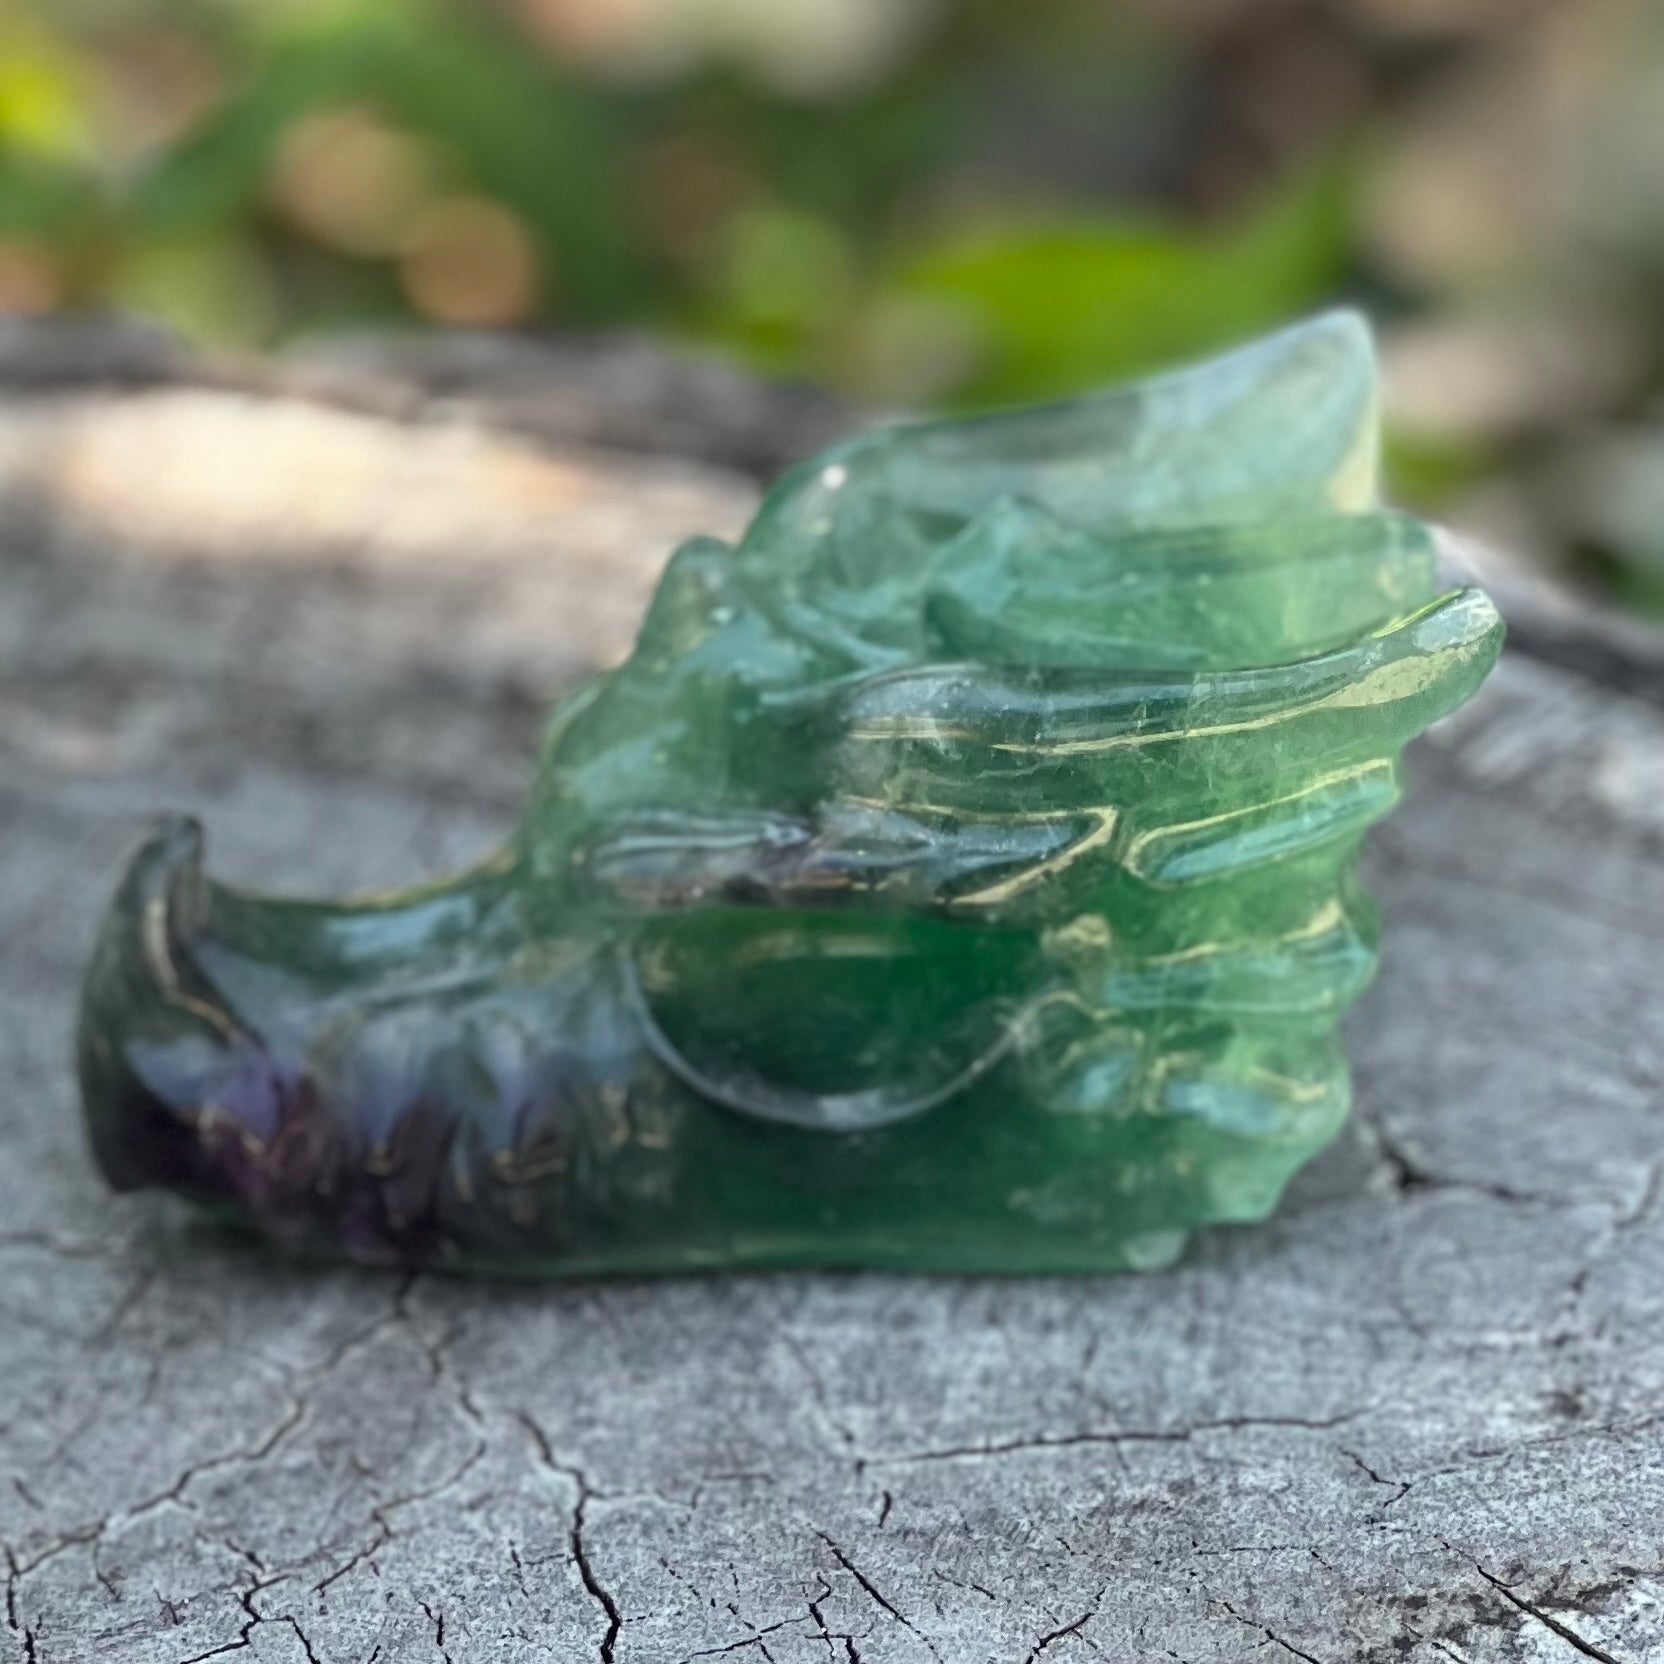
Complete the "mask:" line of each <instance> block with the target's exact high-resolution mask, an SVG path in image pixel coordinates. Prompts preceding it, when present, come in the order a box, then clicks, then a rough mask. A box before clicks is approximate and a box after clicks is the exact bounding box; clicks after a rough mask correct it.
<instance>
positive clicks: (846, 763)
mask: <svg viewBox="0 0 1664 1664" xmlns="http://www.w3.org/2000/svg"><path fill="white" fill-rule="evenodd" d="M1376 425H1377V418H1376V390H1375V375H1374V363H1373V355H1372V351H1371V347H1370V343H1369V339H1368V335H1367V331H1366V330H1365V329H1364V327H1363V325H1362V324H1361V323H1360V322H1359V321H1358V320H1356V319H1355V318H1353V317H1351V316H1349V315H1345V314H1337V315H1331V316H1328V317H1325V318H1320V319H1318V320H1315V321H1314V322H1312V323H1310V324H1307V325H1304V326H1301V327H1299V328H1297V329H1294V330H1291V331H1288V332H1286V333H1284V334H1282V335H1279V336H1276V337H1273V338H1271V339H1269V340H1267V341H1265V342H1262V343H1259V344H1258V345H1255V346H1252V347H1249V348H1247V349H1245V350H1243V351H1240V352H1238V353H1236V354H1233V355H1231V356H1230V357H1228V358H1224V359H1221V360H1218V361H1216V362H1214V363H1211V364H1208V365H1204V366H1201V367H1199V368H1196V369H1193V370H1189V371H1184V372H1180V373H1178V374H1176V375H1172V376H1169V377H1166V378H1162V379H1160V380H1157V381H1153V382H1149V383H1145V384H1142V385H1139V386H1135V387H1131V388H1127V389H1121V390H1115V391H1111V392H1108V393H1105V394H1102V395H1098V396H1096V397H1092V398H1088V399H1083V400H1079V401H1075V402H1072V403H1070V404H1066V405H1060V406H1054V407H1049V408H1042V409H1036V410H1027V411H1019V412H1013V413H1010V414H1003V415H998V416H993V417H987V418H980V419H973V420H970V421H962V422H956V423H943V424H934V425H927V426H919V427H908V428H896V429H890V430H880V431H878V432H875V433H870V434H867V435H864V436H862V437H860V438H858V439H855V440H853V441H851V442H849V443H847V444H845V445H842V446H839V447H836V448H835V449H833V450H832V451H829V452H827V453H825V454H823V455H822V456H820V457H818V458H816V459H814V460H812V461H811V462H809V463H806V464H804V465H803V466H801V467H800V468H798V469H797V470H795V471H794V472H793V473H791V474H789V475H787V476H786V478H785V479H784V480H783V481H782V482H781V483H780V485H779V486H778V487H777V488H776V489H775V490H774V491H773V492H772V493H771V494H770V496H769V498H768V499H767V500H766V502H765V503H764V505H763V507H762V509H761V511H760V512H759V513H758V515H757V517H756V519H755V520H754V521H753V523H752V525H751V527H750V529H749V530H748V531H747V532H746V534H745V535H744V537H743V538H742V539H741V540H740V541H739V542H738V543H737V544H736V545H733V546H729V545H726V544H723V543H720V542H717V541H716V540H713V539H699V540H696V541H694V542H692V543H690V544H688V545H686V546H685V547H684V548H683V549H681V550H680V551H679V552H678V553H677V555H676V556H675V557H674V559H673V560H672V561H671V563H670V565H669V567H668V568H667V569H666V572H665V574H664V577H663V579H662V581H661V584H660V586H659V590H658V593H657V595H656V597H655V599H654V601H653V603H652V605H651V607H650V609H649V612H648V616H647V619H646V622H645V624H644V626H643V629H642V632H641V635H640V638H639V639H638V641H637V644H636V647H635V650H634V652H633V653H632V655H631V656H630V657H629V659H628V660H627V661H626V662H625V663H624V664H623V665H622V666H620V667H619V668H618V669H617V670H615V671H614V672H612V673H610V674H609V675H607V676H604V677H602V678H599V679H597V680H595V681H593V682H592V683H590V684H589V685H587V686H586V687H584V688H582V689H580V690H579V691H578V692H577V693H575V694H573V695H571V696H570V697H569V698H568V699H567V700H566V701H565V702H564V703H563V704H562V705H561V706H560V707H559V708H558V709H557V710H556V713H555V715H554V718H553V721H552V723H551V726H550V730H549V734H548V739H547V742H546V746H545V750H544V754H543V758H542V761H541V765H540V768H539V771H538V777H537V781H536V784H535V786H534V789H533V793H532V799H531V803H530V805H529V808H528V810H527V812H526V815H525V817H524V820H523V822H522V825H521V829H520V831H519V834H518V835H517V837H516V838H515V839H514V840H513V841H512V843H511V844H510V846H509V847H508V848H507V849H506V850H505V851H504V852H503V853H502V855H501V856H500V857H499V858H497V859H496V860H494V861H491V862H489V863H487V864H486V865H485V866H484V867H481V868H479V869H477V870H475V871H473V872H470V873H467V874H465V875H463V876H461V877H459V878H457V879H454V880H451V881H448V882H443V883H440V884H437V885H434V886H431V887H429V888H426V889H424V890H421V891H415V892H405V893H400V894H397V895H393V896H389V897H383V898H376V899H372V900H366V901H361V902H348V903H329V904H305V903H293V902H279V901H273V900H267V899H262V898H258V897H254V896H249V895H245V894H242V893H239V892H236V891H233V890H230V889H228V888H225V887H223V886H220V885H217V884H215V883H213V882H211V881H209V880H208V879H207V878H206V877H205V875H204V873H203V871H202V866H201V860H200V835H199V833H198V832H197V830H196V828H195V827H194V826H193V825H191V824H190V823H187V822H182V821H181V822H175V823H171V824H170V825H168V826H166V827H164V828H163V829H161V830H160V831H159V832H158V833H157V834H156V835H155V837H153V838H152V839H151V840H150V842H149V843H148V844H147V845H146V846H145V848H144V849H143V850H142V851H141V852H140V854H139V856H138V857H137V858H136V860H135V862H134V863H133V865H132V867H131V868H130V869H129V872H128V875H127V877H126V879H125V881H124V883H123V887H122V890H121V894H120V897H119V899H118V902H117V905H116V907H115V908H114V909H113V911H112V913H111V915H110V918H109V921H108V923H107V926H106V929H105V933H104V936H103V939H102V943H101V946H100V949H99V952H98V956H97V959H96V961H95V964H94V967H93V970H92V973H91V975H90V978H89V982H88V991H87V999H86V1006H85V1011H84V1020H83V1028H82V1040H81V1057H82V1075H83V1084H84V1090H85V1097H86V1102H87V1106H88V1111H89V1117H90V1121H91V1125H92V1129H93V1135H94V1143H95V1147H96V1149H97V1151H98V1154H99V1157H100V1160H101V1162H102V1164H103V1166H104V1168H105V1171H106V1173H107V1174H108V1176H109V1177H110V1178H111V1179H112V1180H113V1181H114V1182H115V1183H116V1184H118V1185H121V1186H138V1185H147V1184H160V1185H164V1186H167V1187H170V1188H174V1189H178V1190H181V1191H184V1192H186V1193H187V1194H190V1195H193V1196H196V1197H198V1198H199V1199H201V1200H203V1201H205V1202H207V1203H208V1204H209V1205H211V1206H212V1207H214V1208H216V1209H217V1210H219V1211H221V1212H224V1213H226V1214H227V1215H229V1216H231V1217H234V1218H238V1219H243V1220H249V1221H252V1222H254V1223H256V1224H258V1225H259V1226H260V1227H262V1228H263V1229H264V1230H265V1231H267V1232H268V1233H269V1234H270V1235H271V1236H273V1237H274V1238H276V1239H278V1240H280V1241H284V1242H286V1243H289V1244H291V1245H293V1246H296V1247H299V1248H303V1249H307V1250H319V1249H323V1250H340V1251H346V1252H348V1253H351V1254H353V1255H355V1256H358V1257H365V1258H372V1259H397V1260H404V1261H409V1262H415V1263H430V1262H431V1263H439V1264H453V1265H456V1266H458V1267H462V1268H476V1267H477V1268H494V1269H507V1270H517V1271H524V1272H528V1273H538V1272H582V1271H594V1270H639V1269H672V1268H684V1267H685V1268H692V1267H700V1266H713V1265H750V1264H810V1263H830V1264H840V1265H891V1266H909V1267H916V1268H928V1269H970V1270H1058V1269H1089V1268H1120V1267H1142V1268H1148V1267H1152V1266H1155V1265H1159V1264H1164V1263H1167V1262H1169V1261H1170V1260H1171V1259H1172V1258H1173V1257H1174V1256H1175V1255H1176V1254H1177V1253H1178V1252H1179V1251H1180V1249H1181V1248H1182V1246H1183V1243H1184V1240H1185V1236H1186V1233H1187V1231H1188V1230H1189V1228H1190V1227H1192V1226H1194V1225H1198V1224H1203V1223H1207V1222H1212V1221H1221V1220H1243V1219H1254V1218H1258V1217H1261V1216H1263V1215H1264V1214H1265V1213H1266V1212H1267V1211H1268V1210H1269V1209H1270V1208H1271V1207H1272V1206H1273V1205H1274V1204H1275V1202H1276V1199H1277V1197H1278V1195H1279V1194H1280V1193H1281V1190H1282V1188H1283V1186H1284V1184H1285V1183H1286V1182H1287V1180H1288V1178H1289V1176H1290V1175H1291V1174H1292V1173H1293V1172H1294V1171H1295V1170H1296V1169H1297V1168H1298V1167H1299V1166H1300V1165H1301V1164H1302V1163H1303V1162H1304V1161H1305V1160H1306V1159H1307V1158H1309V1157H1310V1156H1311V1155H1312V1154H1313V1153H1314V1152H1315V1151H1316V1150H1317V1149H1318V1148H1320V1147H1321V1146H1322V1144H1323V1143H1325V1142H1326V1141H1327V1140H1328V1139H1329V1138H1330V1137H1331V1136H1332V1135H1333V1133H1334V1132H1335V1130H1336V1129H1337V1127H1338V1126H1339V1125H1340V1124H1341V1122H1342V1120H1343V1119H1344V1117H1345V1114H1346V1109H1347V1103H1348V1085H1347V1072H1346V1066H1345V1059H1344V1056H1343V1054H1342V1051H1341V1049H1340V1046H1339V1043H1338V1040H1337V1038H1336V1034H1335V1025H1336V1023H1337V1021H1338V1019H1339V1016H1340V1015H1341V1013H1342V1012H1343V1011H1344V1010H1345V1009H1346V1007H1347V1006H1348V1005H1349V1004H1350V1003H1351V1002H1352V1000H1354V999H1355V998H1356V997H1357V995H1358V994H1359V993H1360V992H1361V991H1362V990H1363V988H1364V986H1365V984H1366V983H1367V981H1368V979H1369V977H1370V975H1371V974H1372V972H1373V969H1374V964H1375V944H1376V920H1375V916H1374V912H1373V909H1372V907H1371V905H1370V903H1369V901H1368V898H1367V897H1365V896H1364V895H1363V894H1362V892H1361V891H1360V890H1359V888H1358V886H1357V884H1356V882H1355V880H1354V878H1353V864H1354V860H1355V856H1356V853H1357V847H1358V843H1359V840H1360V838H1361V837H1362V835H1363V832H1364V830H1365V829H1366V827H1367V826H1368V825H1369V823H1370V822H1371V821H1373V820H1375V819H1377V818H1378V817H1379V816H1381V815H1382V814H1384V813H1385V812H1386V811H1387V810H1388V809H1390V808H1391V806H1392V805H1393V803H1394V802H1395V801H1396V798H1397V795H1398V789H1399V788H1398V778H1397V757H1398V753H1399V751H1400V750H1401V748H1402V747H1403V746H1404V744H1405V743H1406V742H1407V741H1408V740H1409V739H1410V738H1411V737H1412V736H1413V735H1414V734H1415V733H1417V732H1418V731H1420V730H1421V729H1422V728H1424V727H1425V726H1427V724H1428V723H1429V722H1431V721H1432V720H1434V719H1435V718H1436V717H1438V716H1440V715H1442V714H1443V713H1444V712H1446V711H1448V710H1449V709H1451V708H1452V707H1453V706H1455V705H1456V704H1458V703H1460V702H1461V701H1462V700H1463V699H1464V698H1466V697H1467V696H1468V695H1469V694H1470V693H1471V692H1472V691H1473V690H1474V689H1475V688H1476V687H1477V685H1478V684H1479V682H1480V681H1481V680H1482V679H1483V677H1484V675H1485V674H1486V672H1487V671H1488V669H1489V668H1490V666H1491V664H1492V662H1493V661H1494V659H1495V656H1496V652H1497V650H1498V647H1499V645H1500V634H1501V630H1500V625H1499V622H1498V620H1497V617H1496V614H1495V612H1494V610H1493V609H1492V608H1491V606H1490V604H1489V603H1488V602H1487V601H1486V600H1485V598H1484V597H1483V596H1482V595H1480V594H1479V593H1477V592H1475V591H1471V590H1467V591H1455V592H1451V593H1448V594H1441V593H1440V592H1439V586H1438V581H1437V578H1436V575H1435V571H1434V560H1433V539H1432V535H1431V533H1430V531H1429V530H1428V528H1426V527H1424V526H1421V525H1420V524H1418V523H1416V522H1414V521H1411V520H1408V519H1405V518H1403V517H1401V516H1398V515H1394V514H1390V513H1387V512H1385V511H1383V510H1382V509H1381V508H1380V507H1379V505H1378V502H1377V497H1376Z"/></svg>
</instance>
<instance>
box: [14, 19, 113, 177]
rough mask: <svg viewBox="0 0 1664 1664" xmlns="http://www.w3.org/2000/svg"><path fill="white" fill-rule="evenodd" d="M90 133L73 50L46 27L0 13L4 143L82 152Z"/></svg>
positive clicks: (64, 153) (52, 152) (60, 153)
mask: <svg viewBox="0 0 1664 1664" xmlns="http://www.w3.org/2000/svg"><path fill="white" fill-rule="evenodd" d="M91 137H92V135H91V130H90V126H89V123H88V121H87V98H86V91H85V88H84V86H83V84H82V78H81V75H80V66H79V64H78V63H77V62H76V60H75V58H74V56H73V55H72V54H71V53H69V52H68V51H66V50H64V49H62V48H61V47H59V46H58V44H57V43H56V42H55V41H53V40H52V39H51V37H50V36H48V35H47V34H46V33H45V32H44V31H41V30H38V29H34V28H31V27H29V26H28V25H27V24H26V23H24V22H23V21H22V20H21V19H19V18H9V17H0V148H3V149H4V150H5V151H7V152H8V153H14V152H15V151H18V150H22V151H27V152H31V153H33V154H34V155H36V156H44V157H55V158H71V157H84V156H85V155H86V154H87V153H88V151H89V150H90V147H91Z"/></svg>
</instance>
